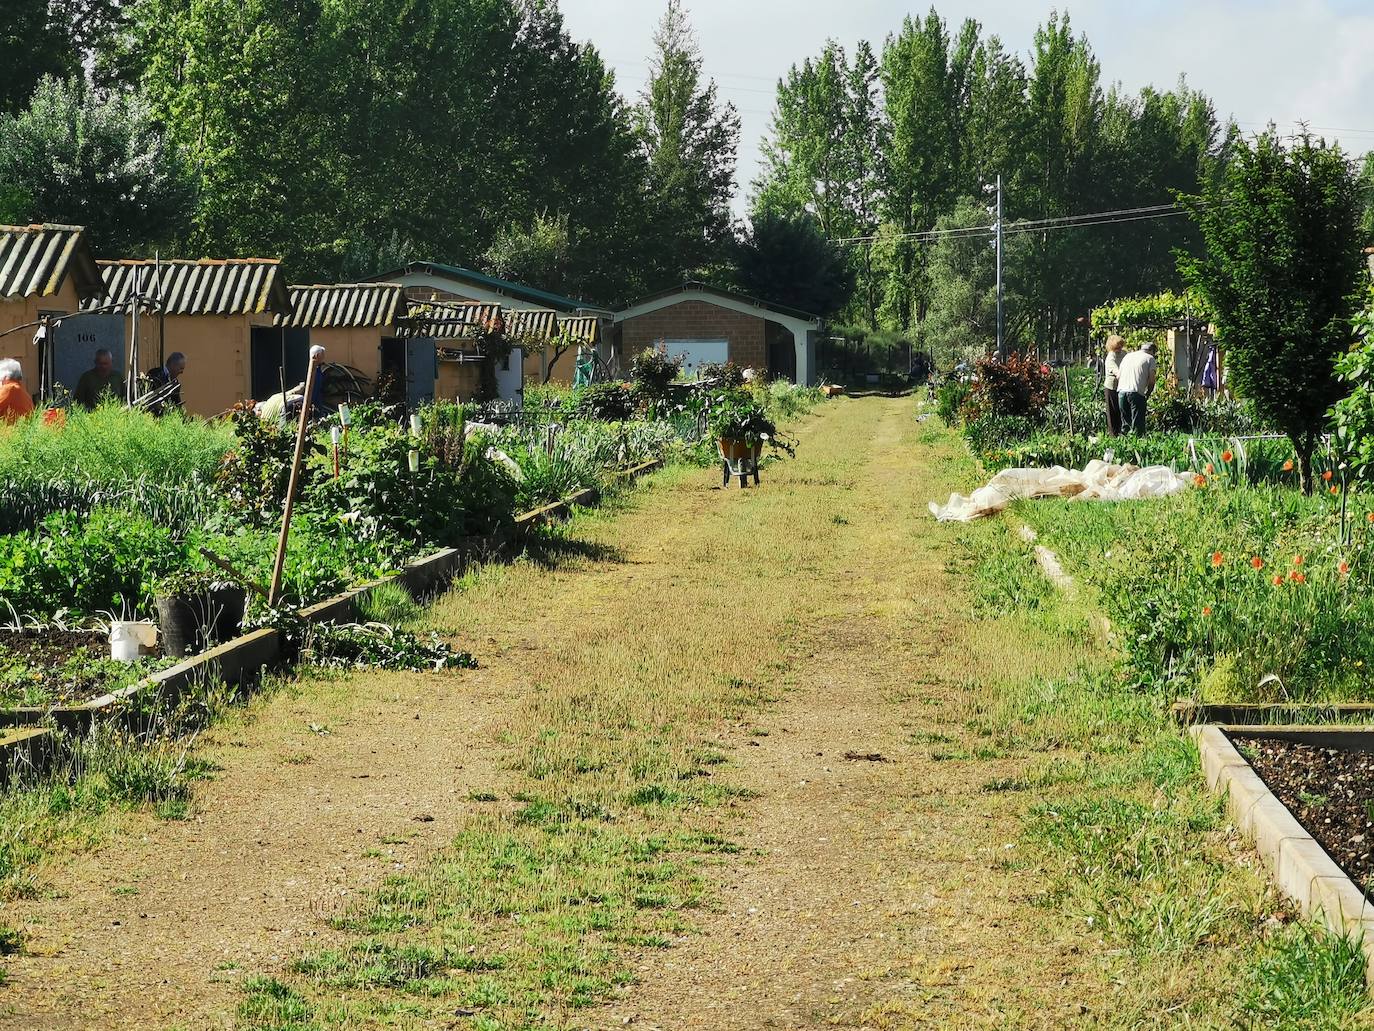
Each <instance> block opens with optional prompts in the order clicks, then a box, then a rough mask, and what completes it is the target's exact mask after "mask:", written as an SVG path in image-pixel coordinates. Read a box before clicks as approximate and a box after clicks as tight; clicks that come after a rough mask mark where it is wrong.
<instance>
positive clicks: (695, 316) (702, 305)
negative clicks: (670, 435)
mask: <svg viewBox="0 0 1374 1031" xmlns="http://www.w3.org/2000/svg"><path fill="white" fill-rule="evenodd" d="M820 329H821V320H820V319H819V318H817V317H816V316H814V315H808V314H807V313H806V312H803V311H797V310H796V309H794V308H787V307H783V306H782V305H776V304H769V303H767V302H766V301H760V300H758V299H757V298H754V297H748V296H746V295H744V294H738V293H735V292H733V291H730V290H722V289H720V288H719V287H714V286H708V285H706V284H705V283H684V284H682V285H681V286H676V287H673V288H672V289H671V290H664V291H662V292H661V293H657V294H651V295H650V296H648V297H644V298H641V299H640V300H638V301H636V302H635V303H634V304H632V305H630V306H629V307H628V308H626V309H625V310H624V311H621V312H617V313H616V316H615V344H614V348H613V350H614V354H615V357H616V360H617V362H618V363H619V365H620V367H621V368H625V367H626V366H627V364H628V363H629V361H630V360H631V359H632V358H633V357H634V356H635V355H636V354H638V353H639V352H641V351H643V350H644V349H645V348H647V347H653V346H655V345H657V344H659V343H662V344H663V345H664V346H665V347H666V348H667V349H668V353H669V354H671V355H673V356H675V357H678V358H681V359H682V360H683V368H684V371H686V372H687V373H688V374H689V375H690V374H691V373H692V371H693V370H695V369H696V368H699V367H700V366H702V365H706V364H715V363H719V362H726V361H730V362H734V363H735V364H736V365H738V366H740V367H742V368H752V369H759V370H764V371H766V372H767V373H768V375H769V376H771V377H775V378H782V379H789V380H792V381H793V382H795V383H800V384H803V385H808V386H809V385H811V384H813V383H814V382H815V379H816V338H817V336H818V335H819V334H820Z"/></svg>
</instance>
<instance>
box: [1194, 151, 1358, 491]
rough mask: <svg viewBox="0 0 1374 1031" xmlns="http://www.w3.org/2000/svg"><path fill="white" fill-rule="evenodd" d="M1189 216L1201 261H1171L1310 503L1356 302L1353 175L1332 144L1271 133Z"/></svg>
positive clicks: (1240, 154) (1237, 159) (1238, 158)
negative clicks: (1284, 441) (1199, 301)
mask: <svg viewBox="0 0 1374 1031" xmlns="http://www.w3.org/2000/svg"><path fill="white" fill-rule="evenodd" d="M1188 207H1189V210H1190V211H1191V213H1192V216H1193V218H1194V219H1195V220H1196V222H1197V224H1198V228H1199V229H1200V231H1201V233H1202V237H1203V239H1204V240H1205V242H1206V245H1207V252H1206V255H1205V256H1204V257H1200V258H1190V259H1186V260H1184V261H1182V262H1181V271H1182V273H1183V276H1184V278H1185V279H1186V280H1187V281H1188V283H1189V284H1190V285H1192V286H1195V287H1197V288H1198V289H1199V290H1201V291H1202V293H1203V294H1204V296H1205V297H1206V298H1207V301H1208V303H1209V304H1210V306H1211V309H1212V315H1213V319H1214V321H1215V322H1216V326H1217V337H1218V341H1219V342H1220V343H1221V345H1222V346H1223V347H1225V348H1226V354H1227V364H1228V367H1229V368H1230V370H1231V375H1232V377H1233V379H1234V381H1235V383H1236V386H1237V388H1238V389H1239V390H1240V392H1242V393H1243V394H1244V395H1245V396H1246V397H1247V398H1249V399H1250V400H1251V402H1252V403H1253V404H1254V405H1255V409H1256V410H1257V411H1258V412H1259V414H1260V415H1261V416H1262V417H1264V418H1265V419H1267V420H1269V421H1270V422H1272V424H1273V425H1275V426H1277V427H1278V428H1279V429H1280V430H1282V431H1283V432H1284V433H1285V434H1287V436H1288V438H1289V440H1291V441H1292V443H1293V448H1294V450H1295V451H1296V452H1297V455H1298V462H1299V469H1300V474H1301V481H1302V488H1303V490H1304V491H1305V492H1306V493H1308V494H1310V493H1311V492H1312V452H1313V449H1314V448H1315V446H1316V443H1317V439H1318V437H1319V436H1320V434H1321V432H1322V430H1323V428H1324V426H1325V423H1326V413H1327V409H1328V408H1330V407H1331V405H1332V404H1334V403H1335V402H1336V401H1337V400H1338V399H1339V398H1340V397H1341V396H1342V394H1343V392H1344V390H1343V387H1342V385H1341V383H1340V381H1339V379H1338V378H1337V375H1336V359H1337V358H1338V357H1339V356H1340V355H1341V354H1342V353H1344V352H1345V351H1346V349H1347V348H1348V347H1349V346H1350V343H1351V340H1352V337H1353V330H1352V326H1351V323H1352V320H1353V318H1354V316H1355V313H1356V311H1357V310H1358V308H1359V305H1360V303H1361V301H1362V299H1363V298H1362V296H1361V294H1360V285H1361V281H1362V280H1363V279H1364V269H1363V262H1362V256H1361V253H1360V242H1361V236H1360V196H1359V187H1358V178H1357V175H1356V173H1355V169H1354V167H1353V166H1352V164H1351V162H1350V161H1349V160H1348V159H1347V158H1346V156H1345V155H1344V154H1343V153H1342V152H1341V149H1340V148H1339V147H1338V146H1327V145H1326V144H1325V142H1324V141H1314V140H1313V139H1312V137H1311V136H1309V135H1307V134H1306V133H1304V134H1303V135H1301V136H1299V137H1298V138H1297V139H1295V140H1292V141H1284V140H1281V139H1279V137H1278V135H1277V133H1275V132H1274V131H1273V130H1270V131H1269V132H1266V133H1264V134H1263V135H1261V136H1259V137H1258V138H1256V139H1255V140H1254V142H1253V143H1246V142H1242V143H1240V144H1239V145H1238V146H1237V147H1236V149H1235V152H1234V154H1233V155H1232V159H1231V161H1230V162H1229V163H1228V165H1227V166H1226V169H1225V171H1224V173H1223V174H1222V175H1220V176H1219V177H1218V178H1217V179H1216V180H1215V181H1213V182H1211V183H1209V184H1208V185H1207V187H1206V189H1204V190H1203V192H1202V194H1201V195H1199V196H1194V197H1191V198H1189V200H1188Z"/></svg>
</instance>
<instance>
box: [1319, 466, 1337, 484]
mask: <svg viewBox="0 0 1374 1031" xmlns="http://www.w3.org/2000/svg"><path fill="white" fill-rule="evenodd" d="M1334 475H1335V473H1333V472H1332V471H1331V470H1330V469H1328V470H1326V472H1324V473H1322V479H1323V480H1325V481H1326V482H1327V483H1330V482H1331V477H1332V476H1334Z"/></svg>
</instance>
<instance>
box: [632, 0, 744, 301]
mask: <svg viewBox="0 0 1374 1031" xmlns="http://www.w3.org/2000/svg"><path fill="white" fill-rule="evenodd" d="M649 68H650V74H649V81H648V82H647V83H646V85H645V87H644V91H643V93H642V94H641V97H640V103H639V106H638V108H637V110H636V112H635V114H636V123H637V128H638V133H639V139H640V146H641V148H642V151H643V154H644V158H645V161H646V164H647V199H648V209H649V210H648V215H647V217H648V221H649V229H650V232H649V233H648V234H647V237H648V239H649V240H651V242H652V248H651V250H650V251H649V252H648V253H647V254H646V255H645V256H644V260H645V262H646V265H647V266H648V267H649V268H651V269H652V274H653V275H654V276H655V277H657V278H658V279H659V282H658V283H657V284H656V285H658V286H666V285H669V284H670V283H671V282H673V281H681V280H682V279H684V278H688V277H691V276H694V275H697V274H699V273H701V272H702V270H705V269H708V268H710V267H711V266H713V265H716V264H718V263H720V262H721V261H723V260H724V258H725V256H726V251H727V248H728V246H729V245H730V243H731V242H732V241H733V239H734V230H733V222H732V219H731V216H730V201H731V198H732V197H733V195H734V182H735V155H736V148H737V146H738V143H739V115H738V114H737V113H736V111H735V107H734V105H733V104H730V103H728V102H726V103H721V102H720V100H719V99H718V97H717V94H716V84H715V81H714V80H712V79H707V80H706V81H705V82H703V81H702V80H703V76H702V59H701V52H700V50H699V49H698V47H697V43H696V37H695V35H694V33H693V31H692V27H691V25H690V23H689V22H688V19H687V12H686V10H685V9H684V8H683V6H682V3H681V0H668V8H667V10H666V12H665V13H664V15H663V18H662V20H661V21H660V22H659V24H658V30H657V31H656V32H655V33H654V52H653V54H652V55H651V57H650V59H649Z"/></svg>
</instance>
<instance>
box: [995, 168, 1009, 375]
mask: <svg viewBox="0 0 1374 1031" xmlns="http://www.w3.org/2000/svg"><path fill="white" fill-rule="evenodd" d="M1005 334H1006V324H1005V323H1004V322H1003V321H1002V177H1001V176H1000V175H999V176H998V177H997V357H998V358H1005V357H1006V356H1007V352H1006V336H1005Z"/></svg>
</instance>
